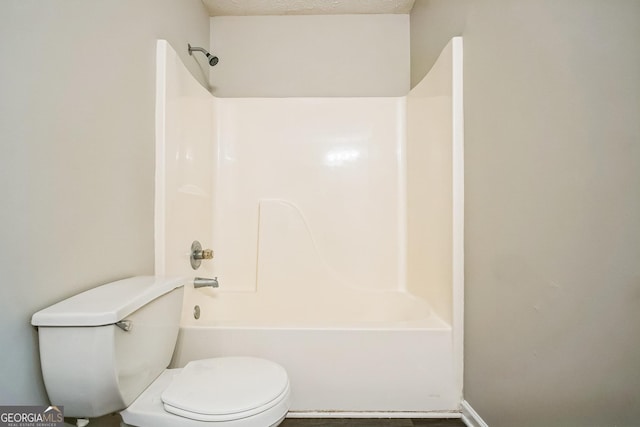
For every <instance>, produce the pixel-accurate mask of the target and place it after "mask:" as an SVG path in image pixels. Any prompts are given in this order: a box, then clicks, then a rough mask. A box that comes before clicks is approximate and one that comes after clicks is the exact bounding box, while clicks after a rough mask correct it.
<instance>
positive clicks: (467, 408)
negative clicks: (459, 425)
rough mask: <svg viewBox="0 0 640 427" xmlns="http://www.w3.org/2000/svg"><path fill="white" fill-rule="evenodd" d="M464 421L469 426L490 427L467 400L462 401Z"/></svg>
mask: <svg viewBox="0 0 640 427" xmlns="http://www.w3.org/2000/svg"><path fill="white" fill-rule="evenodd" d="M462 422H463V423H465V424H466V425H467V427H489V424H487V423H485V422H484V420H483V419H482V418H481V417H480V415H478V413H477V412H476V411H474V409H473V408H472V407H471V405H469V402H467V401H466V400H463V401H462Z"/></svg>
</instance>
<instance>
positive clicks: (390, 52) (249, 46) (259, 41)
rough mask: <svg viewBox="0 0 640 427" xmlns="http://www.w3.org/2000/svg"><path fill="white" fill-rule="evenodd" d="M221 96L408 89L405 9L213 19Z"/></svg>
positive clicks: (215, 77) (214, 76) (214, 71)
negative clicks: (400, 12)
mask: <svg viewBox="0 0 640 427" xmlns="http://www.w3.org/2000/svg"><path fill="white" fill-rule="evenodd" d="M211 48H212V50H213V53H214V54H215V55H217V56H218V57H219V58H220V62H219V63H218V65H216V66H215V67H213V68H211V84H212V86H213V94H214V95H216V96H220V97H289V96H403V95H406V94H407V92H408V91H409V16H408V15H327V16H223V17H216V18H211Z"/></svg>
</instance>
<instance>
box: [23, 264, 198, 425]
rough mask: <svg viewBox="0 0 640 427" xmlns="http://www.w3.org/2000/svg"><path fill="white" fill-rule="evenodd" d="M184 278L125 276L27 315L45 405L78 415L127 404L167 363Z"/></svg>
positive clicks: (175, 332) (92, 414) (96, 414)
mask: <svg viewBox="0 0 640 427" xmlns="http://www.w3.org/2000/svg"><path fill="white" fill-rule="evenodd" d="M185 283H186V279H183V278H180V279H176V278H161V277H154V276H144V277H132V278H129V279H124V280H119V281H117V282H112V283H108V284H106V285H102V286H99V287H97V288H94V289H91V290H89V291H86V292H83V293H81V294H78V295H76V296H73V297H71V298H69V299H66V300H64V301H61V302H59V303H57V304H55V305H52V306H51V307H48V308H46V309H44V310H41V311H39V312H37V313H36V314H34V315H33V317H32V319H31V324H32V325H34V326H37V327H38V337H39V342H40V364H41V366H42V374H43V377H44V383H45V387H46V389H47V394H48V395H49V400H50V401H51V404H53V405H64V412H65V416H69V417H78V418H80V417H82V418H92V417H99V416H102V415H105V414H108V413H112V412H115V411H119V410H122V409H124V408H126V407H127V406H129V405H130V404H131V403H132V402H133V401H134V400H135V399H136V397H138V395H140V393H142V392H143V391H144V390H145V389H146V388H147V386H148V385H149V384H151V383H152V382H153V380H155V379H156V378H157V377H158V375H160V373H162V371H163V370H164V369H165V368H166V367H167V366H168V365H169V362H170V361H171V356H172V355H173V350H174V347H175V343H176V339H177V337H178V329H179V325H180V312H181V310H182V294H183V285H184V284H185Z"/></svg>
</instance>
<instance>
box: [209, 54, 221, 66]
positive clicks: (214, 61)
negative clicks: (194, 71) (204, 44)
mask: <svg viewBox="0 0 640 427" xmlns="http://www.w3.org/2000/svg"><path fill="white" fill-rule="evenodd" d="M206 55H207V59H208V60H209V65H211V66H212V67H213V66H214V65H216V64H217V63H218V57H217V56H213V55H211V54H210V53H207V54H206Z"/></svg>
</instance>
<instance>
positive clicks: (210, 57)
mask: <svg viewBox="0 0 640 427" xmlns="http://www.w3.org/2000/svg"><path fill="white" fill-rule="evenodd" d="M187 46H189V55H193V52H202V53H204V54H205V56H206V57H207V60H208V61H209V65H211V66H212V67H213V66H214V65H216V64H217V63H218V57H217V56H213V55H211V54H210V53H209V52H207V50H206V49H203V48H201V47H191V44H188V45H187Z"/></svg>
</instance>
